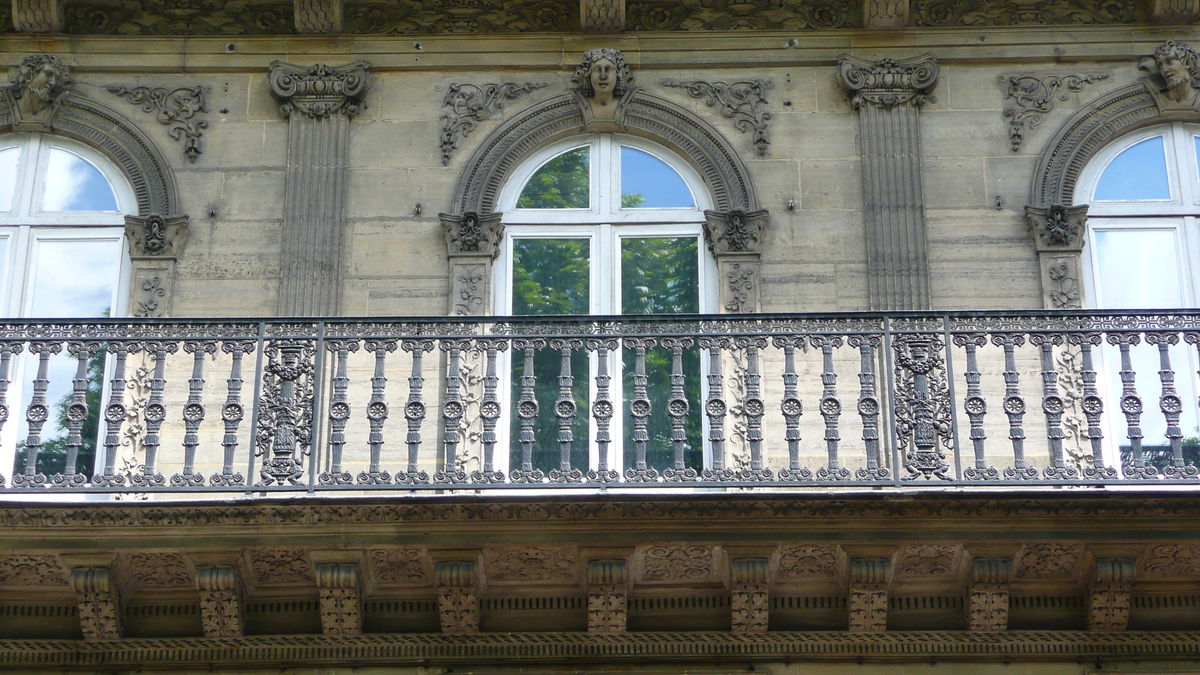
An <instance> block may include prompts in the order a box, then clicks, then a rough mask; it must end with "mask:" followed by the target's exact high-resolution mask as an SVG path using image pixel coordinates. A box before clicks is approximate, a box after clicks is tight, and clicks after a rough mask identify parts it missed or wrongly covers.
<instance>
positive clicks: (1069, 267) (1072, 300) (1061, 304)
mask: <svg viewBox="0 0 1200 675" xmlns="http://www.w3.org/2000/svg"><path fill="white" fill-rule="evenodd" d="M1077 263H1078V259H1077V258H1067V257H1057V258H1048V259H1047V260H1046V264H1047V268H1046V277H1047V278H1048V279H1049V280H1050V288H1049V291H1048V293H1049V297H1050V307H1051V308H1052V309H1080V308H1082V307H1083V300H1082V298H1081V297H1080V294H1079V278H1078V275H1077V273H1076V272H1075V266H1076V264H1077Z"/></svg>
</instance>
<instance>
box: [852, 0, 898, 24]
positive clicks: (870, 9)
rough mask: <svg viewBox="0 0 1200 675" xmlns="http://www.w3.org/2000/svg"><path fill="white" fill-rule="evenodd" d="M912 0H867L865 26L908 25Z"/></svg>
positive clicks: (865, 3)
mask: <svg viewBox="0 0 1200 675" xmlns="http://www.w3.org/2000/svg"><path fill="white" fill-rule="evenodd" d="M909 4H910V0H866V1H865V2H864V3H863V17H864V18H863V27H864V28H904V27H905V26H907V25H908V15H909Z"/></svg>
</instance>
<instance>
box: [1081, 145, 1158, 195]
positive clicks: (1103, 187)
mask: <svg viewBox="0 0 1200 675" xmlns="http://www.w3.org/2000/svg"><path fill="white" fill-rule="evenodd" d="M1170 198H1171V187H1170V184H1169V183H1168V182H1167V159H1166V155H1165V153H1164V151H1163V137H1162V136H1155V137H1154V138H1148V139H1146V140H1144V141H1142V142H1141V143H1138V144H1136V145H1134V146H1133V147H1131V148H1129V149H1127V150H1125V151H1124V152H1122V153H1121V154H1119V155H1117V156H1116V158H1114V159H1113V161H1112V162H1110V163H1109V165H1108V167H1107V168H1105V169H1104V173H1103V174H1101V176H1100V181H1099V182H1098V183H1097V184H1096V193H1095V199H1096V201H1107V202H1111V201H1134V200H1146V199H1156V200H1168V199H1170Z"/></svg>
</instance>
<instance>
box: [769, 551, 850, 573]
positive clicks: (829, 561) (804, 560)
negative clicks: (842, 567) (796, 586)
mask: <svg viewBox="0 0 1200 675" xmlns="http://www.w3.org/2000/svg"><path fill="white" fill-rule="evenodd" d="M839 555H840V551H839V549H838V547H837V545H836V544H797V545H793V546H784V547H782V548H780V549H779V571H778V572H777V578H778V579H779V580H780V581H795V580H800V579H811V578H813V577H834V576H837V563H838V557H839Z"/></svg>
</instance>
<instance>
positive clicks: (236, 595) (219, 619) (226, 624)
mask: <svg viewBox="0 0 1200 675" xmlns="http://www.w3.org/2000/svg"><path fill="white" fill-rule="evenodd" d="M196 588H197V589H198V590H199V591H200V621H201V624H202V626H203V628H204V637H206V638H236V637H242V633H243V625H242V616H243V614H244V612H243V611H242V595H241V589H240V588H239V587H238V583H237V574H236V572H235V571H234V568H233V567H232V566H230V565H209V566H204V567H198V568H196Z"/></svg>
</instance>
